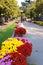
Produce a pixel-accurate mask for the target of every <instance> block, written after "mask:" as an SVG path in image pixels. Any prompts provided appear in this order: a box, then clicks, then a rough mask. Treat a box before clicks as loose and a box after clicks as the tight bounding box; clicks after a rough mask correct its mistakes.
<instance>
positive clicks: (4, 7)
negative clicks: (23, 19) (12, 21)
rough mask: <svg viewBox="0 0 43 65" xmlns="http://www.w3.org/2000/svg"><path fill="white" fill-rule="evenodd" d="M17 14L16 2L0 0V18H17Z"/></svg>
mask: <svg viewBox="0 0 43 65" xmlns="http://www.w3.org/2000/svg"><path fill="white" fill-rule="evenodd" d="M18 13H19V6H18V4H17V1H16V0H0V16H4V17H8V18H9V17H10V16H12V17H17V16H18V15H19V14H18Z"/></svg>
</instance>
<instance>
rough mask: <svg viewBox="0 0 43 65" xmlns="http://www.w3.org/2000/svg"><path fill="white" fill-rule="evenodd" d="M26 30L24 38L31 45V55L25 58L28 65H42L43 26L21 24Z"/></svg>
mask: <svg viewBox="0 0 43 65" xmlns="http://www.w3.org/2000/svg"><path fill="white" fill-rule="evenodd" d="M23 25H24V27H25V28H26V29H27V34H26V36H25V37H26V38H27V39H28V40H30V41H31V42H32V44H33V51H32V55H31V56H30V57H28V58H27V61H28V62H29V63H33V64H36V65H43V26H38V25H36V24H32V23H28V22H23Z"/></svg>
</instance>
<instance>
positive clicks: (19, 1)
mask: <svg viewBox="0 0 43 65" xmlns="http://www.w3.org/2000/svg"><path fill="white" fill-rule="evenodd" d="M17 1H18V4H19V6H21V2H24V1H25V0H17ZM32 1H33V0H32Z"/></svg>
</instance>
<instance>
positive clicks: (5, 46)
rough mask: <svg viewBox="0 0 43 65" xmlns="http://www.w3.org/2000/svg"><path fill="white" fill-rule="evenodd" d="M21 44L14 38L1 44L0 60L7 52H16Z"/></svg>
mask: <svg viewBox="0 0 43 65" xmlns="http://www.w3.org/2000/svg"><path fill="white" fill-rule="evenodd" d="M23 44H24V43H23V42H22V41H19V40H17V39H16V38H8V40H6V41H4V42H2V47H1V50H0V51H1V53H0V58H2V57H3V56H4V55H5V54H6V53H7V52H8V53H10V52H13V51H14V52H17V47H18V46H21V45H23Z"/></svg>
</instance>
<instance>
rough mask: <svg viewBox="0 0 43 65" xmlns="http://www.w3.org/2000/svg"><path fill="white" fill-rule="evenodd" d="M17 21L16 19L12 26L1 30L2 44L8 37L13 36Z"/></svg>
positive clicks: (0, 38)
mask: <svg viewBox="0 0 43 65" xmlns="http://www.w3.org/2000/svg"><path fill="white" fill-rule="evenodd" d="M16 23H17V22H16V21H15V22H14V23H13V24H12V25H11V26H9V27H7V28H6V29H4V30H2V31H0V46H1V45H2V42H3V41H5V40H6V39H7V38H9V37H11V36H12V33H13V30H14V27H15V24H16Z"/></svg>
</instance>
